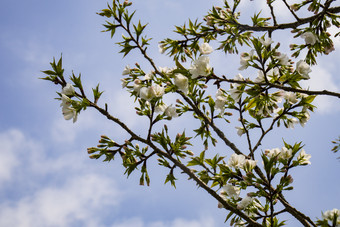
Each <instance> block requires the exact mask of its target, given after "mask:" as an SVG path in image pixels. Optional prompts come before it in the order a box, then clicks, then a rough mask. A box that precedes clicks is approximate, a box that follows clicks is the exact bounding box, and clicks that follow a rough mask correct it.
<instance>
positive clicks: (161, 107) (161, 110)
mask: <svg viewBox="0 0 340 227" xmlns="http://www.w3.org/2000/svg"><path fill="white" fill-rule="evenodd" d="M167 107H168V106H167V105H166V104H164V103H162V104H159V105H158V106H156V108H155V112H156V113H164V111H165V110H166V108H167Z"/></svg>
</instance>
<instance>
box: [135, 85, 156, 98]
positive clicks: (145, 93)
mask: <svg viewBox="0 0 340 227" xmlns="http://www.w3.org/2000/svg"><path fill="white" fill-rule="evenodd" d="M139 97H141V98H142V99H144V100H146V101H150V100H151V99H152V98H153V97H154V93H153V91H152V87H142V88H141V89H140V90H139Z"/></svg>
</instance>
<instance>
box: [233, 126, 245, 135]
mask: <svg viewBox="0 0 340 227" xmlns="http://www.w3.org/2000/svg"><path fill="white" fill-rule="evenodd" d="M235 128H236V129H237V135H238V136H242V135H243V134H244V133H246V130H245V129H244V128H243V127H235Z"/></svg>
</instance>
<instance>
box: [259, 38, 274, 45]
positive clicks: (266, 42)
mask: <svg viewBox="0 0 340 227" xmlns="http://www.w3.org/2000/svg"><path fill="white" fill-rule="evenodd" d="M260 43H262V45H263V46H266V47H267V46H270V44H272V43H274V41H273V40H272V39H271V38H269V37H266V38H265V39H264V38H261V39H260Z"/></svg>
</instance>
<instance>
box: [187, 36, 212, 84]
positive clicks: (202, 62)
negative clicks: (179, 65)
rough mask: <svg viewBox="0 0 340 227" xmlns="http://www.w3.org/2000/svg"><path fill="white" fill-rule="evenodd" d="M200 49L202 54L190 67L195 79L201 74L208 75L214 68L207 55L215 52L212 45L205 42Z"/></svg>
mask: <svg viewBox="0 0 340 227" xmlns="http://www.w3.org/2000/svg"><path fill="white" fill-rule="evenodd" d="M199 49H200V52H201V54H202V55H201V56H199V57H198V58H197V59H196V60H195V61H194V62H193V63H192V65H191V67H190V69H189V72H190V74H191V75H192V78H193V79H195V78H197V77H199V76H208V75H209V74H210V72H211V69H212V68H211V66H210V58H209V57H208V56H206V55H208V54H210V53H212V52H213V49H212V47H211V46H210V45H209V44H208V43H203V44H202V45H201V46H200V48H199Z"/></svg>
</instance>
